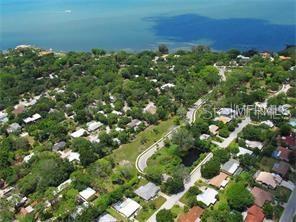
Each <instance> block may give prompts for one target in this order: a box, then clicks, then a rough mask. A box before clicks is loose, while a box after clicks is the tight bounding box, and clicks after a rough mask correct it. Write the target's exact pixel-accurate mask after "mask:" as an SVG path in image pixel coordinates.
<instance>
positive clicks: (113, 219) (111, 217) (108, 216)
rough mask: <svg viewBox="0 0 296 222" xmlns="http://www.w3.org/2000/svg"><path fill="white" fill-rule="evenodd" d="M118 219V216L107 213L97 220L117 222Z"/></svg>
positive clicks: (100, 221)
mask: <svg viewBox="0 0 296 222" xmlns="http://www.w3.org/2000/svg"><path fill="white" fill-rule="evenodd" d="M117 221H118V220H117V219H116V218H114V217H113V216H111V215H110V214H107V213H106V214H103V215H102V216H100V217H99V218H98V219H97V220H96V222H117Z"/></svg>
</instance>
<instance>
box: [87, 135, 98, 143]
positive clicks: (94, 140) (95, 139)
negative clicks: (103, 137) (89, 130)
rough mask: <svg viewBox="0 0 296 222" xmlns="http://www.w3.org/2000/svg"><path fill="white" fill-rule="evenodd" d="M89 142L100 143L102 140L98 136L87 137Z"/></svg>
mask: <svg viewBox="0 0 296 222" xmlns="http://www.w3.org/2000/svg"><path fill="white" fill-rule="evenodd" d="M87 139H88V141H90V142H92V143H99V142H100V139H99V136H98V135H89V136H88V137H87Z"/></svg>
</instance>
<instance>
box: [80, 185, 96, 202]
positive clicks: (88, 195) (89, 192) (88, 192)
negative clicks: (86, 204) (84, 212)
mask: <svg viewBox="0 0 296 222" xmlns="http://www.w3.org/2000/svg"><path fill="white" fill-rule="evenodd" d="M95 194H96V191H95V190H93V189H92V188H90V187H88V188H86V189H85V190H83V191H81V192H79V196H80V197H81V198H82V199H83V200H85V201H88V200H90V199H92V198H93V197H94V196H95Z"/></svg>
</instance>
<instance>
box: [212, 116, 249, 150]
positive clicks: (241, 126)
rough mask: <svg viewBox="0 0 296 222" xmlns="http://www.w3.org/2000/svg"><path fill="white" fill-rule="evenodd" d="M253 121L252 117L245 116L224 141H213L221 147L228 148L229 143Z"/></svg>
mask: <svg viewBox="0 0 296 222" xmlns="http://www.w3.org/2000/svg"><path fill="white" fill-rule="evenodd" d="M251 122H252V120H251V118H250V117H247V118H245V119H244V120H243V121H242V122H241V123H240V124H239V125H238V127H236V128H235V130H234V131H233V132H231V133H230V134H229V136H228V137H227V138H226V139H224V141H223V142H222V143H219V142H216V141H213V143H215V144H216V145H218V146H219V147H221V148H226V147H228V146H229V144H230V143H231V142H232V141H233V140H235V139H236V137H237V135H238V134H239V133H240V132H241V131H242V130H243V129H244V128H245V127H246V126H247V125H248V124H250V123H251Z"/></svg>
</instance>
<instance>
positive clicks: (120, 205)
mask: <svg viewBox="0 0 296 222" xmlns="http://www.w3.org/2000/svg"><path fill="white" fill-rule="evenodd" d="M113 207H114V209H115V210H117V211H118V212H119V213H121V214H123V215H124V216H126V217H127V218H130V217H132V216H133V215H134V214H135V213H136V212H137V211H138V210H139V209H140V208H141V206H140V204H138V203H137V202H136V201H134V200H132V199H130V198H127V199H125V200H124V201H123V202H121V201H120V202H117V203H116V204H114V205H113Z"/></svg>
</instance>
